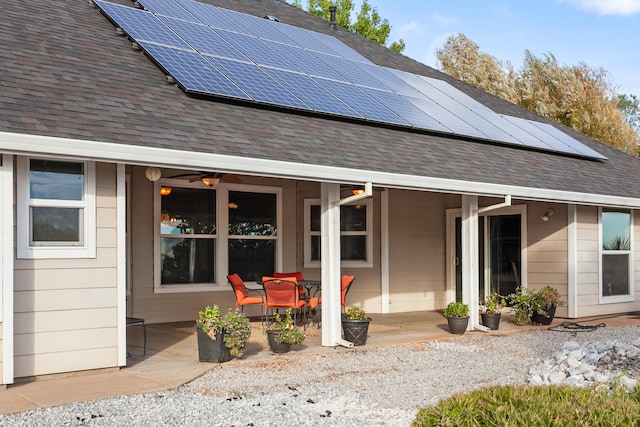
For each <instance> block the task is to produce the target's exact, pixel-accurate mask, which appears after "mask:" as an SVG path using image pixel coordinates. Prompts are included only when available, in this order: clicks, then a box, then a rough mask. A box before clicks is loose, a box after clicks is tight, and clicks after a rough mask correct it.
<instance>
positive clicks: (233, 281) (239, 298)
mask: <svg viewBox="0 0 640 427" xmlns="http://www.w3.org/2000/svg"><path fill="white" fill-rule="evenodd" d="M227 279H228V280H229V284H230V285H231V287H232V288H233V291H234V292H235V294H236V308H238V307H240V311H243V312H244V306H245V305H250V304H258V305H261V306H262V314H263V315H264V314H265V313H266V307H265V298H264V296H262V295H258V296H249V289H247V287H246V286H245V284H244V281H243V280H242V278H241V277H240V276H239V275H238V274H237V273H233V274H230V275H228V276H227Z"/></svg>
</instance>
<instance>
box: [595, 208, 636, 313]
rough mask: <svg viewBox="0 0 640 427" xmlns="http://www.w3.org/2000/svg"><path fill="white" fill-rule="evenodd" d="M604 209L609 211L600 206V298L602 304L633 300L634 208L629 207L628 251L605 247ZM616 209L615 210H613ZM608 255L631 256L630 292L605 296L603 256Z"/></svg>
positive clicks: (629, 265) (629, 266)
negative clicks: (606, 248) (612, 249)
mask: <svg viewBox="0 0 640 427" xmlns="http://www.w3.org/2000/svg"><path fill="white" fill-rule="evenodd" d="M603 211H605V212H606V211H607V209H606V208H604V209H603V208H602V207H600V208H598V300H599V303H600V304H614V303H621V302H633V301H634V295H635V289H634V283H635V279H634V274H633V266H634V256H633V251H634V237H633V226H634V211H633V209H627V210H625V211H628V213H629V241H630V248H629V250H627V251H621V250H614V251H607V250H604V249H603V236H602V233H603V224H602V213H603ZM611 211H615V210H611ZM607 255H628V256H629V264H628V266H627V268H628V269H629V293H628V294H627V295H613V296H604V295H603V293H602V290H603V283H602V260H603V257H605V256H607Z"/></svg>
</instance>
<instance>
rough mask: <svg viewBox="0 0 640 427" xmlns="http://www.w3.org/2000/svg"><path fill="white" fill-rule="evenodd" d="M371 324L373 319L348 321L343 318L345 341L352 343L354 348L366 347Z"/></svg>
mask: <svg viewBox="0 0 640 427" xmlns="http://www.w3.org/2000/svg"><path fill="white" fill-rule="evenodd" d="M369 323H371V318H370V317H368V318H366V319H346V318H344V317H343V318H342V331H343V333H344V339H345V340H346V341H350V342H352V343H353V345H354V346H359V345H365V344H366V343H367V334H368V333H369Z"/></svg>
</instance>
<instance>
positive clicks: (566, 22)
mask: <svg viewBox="0 0 640 427" xmlns="http://www.w3.org/2000/svg"><path fill="white" fill-rule="evenodd" d="M355 3H356V8H355V10H360V4H361V2H360V1H359V0H356V1H355ZM303 4H304V2H303ZM369 4H370V5H371V6H374V7H376V8H377V9H378V12H379V13H380V16H381V17H382V18H383V19H387V20H388V21H389V23H390V24H391V26H392V29H391V35H390V37H389V42H393V41H397V40H398V39H400V38H401V39H403V40H404V41H405V44H406V49H405V50H404V52H403V54H404V55H406V56H408V57H411V58H413V59H415V60H417V61H420V62H422V63H424V64H427V65H430V66H436V57H435V51H436V49H439V48H441V47H442V46H443V45H444V42H445V41H446V39H447V38H448V37H449V36H451V35H456V34H458V33H462V34H464V35H465V36H467V37H468V38H470V39H471V40H473V41H474V42H475V43H476V44H477V45H479V47H480V51H481V52H483V53H487V54H489V55H492V56H494V57H496V58H497V59H498V60H500V61H502V62H503V63H505V62H510V63H511V65H512V66H513V67H514V69H516V70H518V69H520V68H521V67H522V61H523V58H524V55H525V51H526V50H529V51H530V52H531V53H532V54H533V55H535V56H536V57H538V58H543V57H544V55H545V54H549V53H551V54H553V55H554V56H555V58H556V60H557V61H558V63H559V64H560V65H568V66H572V65H577V64H579V63H580V62H584V63H585V64H587V65H588V66H589V67H591V68H604V69H605V70H606V71H607V72H608V75H609V80H610V83H611V85H612V87H613V88H614V89H615V90H616V91H617V92H618V93H624V94H635V95H637V96H639V97H640V0H369Z"/></svg>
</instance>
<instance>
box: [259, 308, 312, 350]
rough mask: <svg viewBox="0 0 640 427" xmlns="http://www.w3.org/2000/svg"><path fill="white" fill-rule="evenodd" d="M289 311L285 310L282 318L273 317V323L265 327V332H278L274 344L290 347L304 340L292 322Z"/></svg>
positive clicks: (278, 316) (301, 333) (302, 334)
mask: <svg viewBox="0 0 640 427" xmlns="http://www.w3.org/2000/svg"><path fill="white" fill-rule="evenodd" d="M291 313H292V311H291V309H290V308H287V310H286V312H285V316H284V318H282V317H281V316H280V314H278V313H275V314H274V315H273V322H272V323H271V324H270V325H269V326H267V328H266V330H267V331H279V332H280V334H279V335H278V336H277V337H276V342H277V343H279V344H282V343H286V344H290V345H299V344H301V343H302V341H304V339H305V338H306V337H305V335H304V333H303V332H302V331H301V330H300V328H298V327H297V326H296V325H295V323H294V322H293V317H292V316H291Z"/></svg>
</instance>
